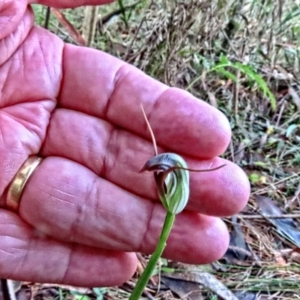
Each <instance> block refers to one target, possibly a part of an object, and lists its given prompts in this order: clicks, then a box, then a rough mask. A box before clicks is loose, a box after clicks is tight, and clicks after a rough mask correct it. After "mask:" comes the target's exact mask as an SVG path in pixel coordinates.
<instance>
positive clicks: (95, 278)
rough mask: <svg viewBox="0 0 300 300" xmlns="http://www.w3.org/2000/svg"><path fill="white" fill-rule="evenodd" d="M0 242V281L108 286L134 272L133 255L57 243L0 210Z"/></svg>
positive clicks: (121, 281)
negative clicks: (2, 279)
mask: <svg viewBox="0 0 300 300" xmlns="http://www.w3.org/2000/svg"><path fill="white" fill-rule="evenodd" d="M0 239H1V243H0V265H1V268H0V276H1V278H11V279H15V280H21V281H22V280H25V281H33V282H47V283H61V284H70V285H79V284H80V286H87V287H94V286H111V285H120V284H122V283H123V282H125V281H126V280H128V279H129V278H130V277H131V276H132V275H133V273H134V271H135V269H136V257H135V255H134V254H130V253H121V252H113V251H105V250H101V249H97V248H93V247H88V246H82V245H78V244H75V243H64V242H59V241H57V240H54V239H51V238H49V237H47V236H45V235H41V234H40V233H38V232H37V231H36V230H35V229H33V228H32V227H30V226H29V225H28V224H27V223H25V222H24V221H22V220H21V219H20V218H19V217H18V216H17V215H15V214H13V213H11V212H8V211H4V210H0ZM87 274H88V276H87Z"/></svg>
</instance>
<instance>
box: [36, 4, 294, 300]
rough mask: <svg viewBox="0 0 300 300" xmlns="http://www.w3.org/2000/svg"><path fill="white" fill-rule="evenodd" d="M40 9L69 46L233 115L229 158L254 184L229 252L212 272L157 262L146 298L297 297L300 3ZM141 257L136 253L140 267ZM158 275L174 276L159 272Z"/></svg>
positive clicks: (234, 221) (87, 294)
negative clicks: (93, 51) (116, 61)
mask: <svg viewBox="0 0 300 300" xmlns="http://www.w3.org/2000/svg"><path fill="white" fill-rule="evenodd" d="M34 9H35V12H36V20H37V23H38V24H40V25H42V26H47V27H49V29H50V30H52V31H53V32H54V33H56V34H57V35H59V36H60V37H61V38H62V39H64V40H65V41H66V42H71V43H75V44H80V45H87V46H90V47H94V48H97V49H101V50H103V51H106V52H108V53H111V54H112V55H114V56H117V57H119V58H121V59H123V60H125V61H127V62H129V63H131V64H134V65H135V66H137V67H138V68H140V69H141V70H143V71H145V72H146V73H148V74H149V75H151V76H153V77H155V78H157V79H158V80H160V81H162V82H164V83H166V84H168V85H172V86H176V87H180V88H182V89H185V90H187V91H189V92H191V93H192V94H194V95H195V96H197V97H199V98H201V99H203V100H205V101H207V102H209V103H210V104H211V105H213V106H215V107H217V108H219V109H220V110H222V111H223V112H224V113H225V115H226V116H227V117H228V118H229V120H230V123H231V127H232V131H233V138H232V142H231V144H230V147H229V149H228V150H227V152H226V153H225V155H224V157H226V158H227V159H230V160H232V161H234V162H235V163H237V164H239V165H240V166H241V167H242V168H243V169H244V170H245V171H246V172H247V174H248V176H249V179H250V181H251V184H252V194H251V199H250V202H249V205H248V206H247V208H246V209H245V210H244V211H243V212H242V213H241V214H239V215H237V216H234V218H231V219H227V220H226V222H227V223H228V226H229V228H231V231H232V234H231V238H232V240H231V246H230V249H229V250H228V252H227V254H226V255H225V257H224V258H223V259H222V260H220V261H219V262H218V263H215V264H212V265H210V266H205V267H203V266H202V267H201V266H186V265H182V264H175V263H173V262H170V261H165V260H162V263H161V267H160V268H158V270H157V273H158V275H159V276H158V277H154V279H153V281H152V284H151V285H149V289H148V290H147V293H146V295H145V297H148V298H149V299H177V298H178V295H179V296H181V298H183V295H184V294H185V295H186V294H188V296H189V297H190V298H189V299H247V300H250V299H299V298H300V296H299V291H300V267H299V263H300V255H299V253H300V252H299V247H300V231H299V224H298V223H297V219H298V218H299V216H300V197H299V193H300V180H299V178H300V176H299V175H300V146H299V143H300V97H299V92H300V81H299V80H300V65H299V58H300V55H299V54H300V48H299V44H300V0H277V1H270V0H227V1H226V0H185V1H184V0H182V1H179V0H177V1H176V0H156V1H150V0H140V1H134V0H132V1H131V0H128V1H125V0H123V1H121V0H119V1H117V2H116V3H114V4H111V5H106V6H101V7H96V8H79V9H73V10H60V11H58V10H52V11H51V14H50V19H49V22H48V21H47V20H46V16H47V10H46V8H45V7H42V6H39V5H36V6H35V7H34ZM216 188H217V187H216ZM278 217H280V218H278ZM146 259H147V258H145V257H142V256H140V260H141V268H142V266H143V263H144V261H145V260H146ZM161 270H162V271H168V273H167V274H169V275H168V276H166V277H160V275H161ZM179 271H180V272H181V274H183V275H182V276H183V277H181V278H179V277H178V272H179ZM183 271H185V272H183ZM207 271H209V272H207ZM193 272H194V273H193ZM195 272H196V273H195ZM191 273H193V274H197V276H198V275H199V276H200V277H199V276H198V277H197V278H198V279H197V280H198V281H197V280H195V277H194V279H193V280H191V278H190V277H189V276H188V275H186V274H191ZM176 274H177V277H176V276H175V275H176ZM184 274H185V275H184ZM203 274H204V275H203ZM208 274H210V275H208ZM201 276H202V277H201ZM203 276H204V277H205V280H204V279H203ZM174 277H176V278H177V279H174ZM166 278H167V279H166ZM199 278H200V279H199ZM201 278H202V279H201ZM168 280H169V282H168ZM172 280H173V281H174V280H177V281H176V284H175V285H174V284H173V285H172ZM207 281H208V282H209V283H207ZM170 282H171V283H170ZM179 282H180V284H182V286H184V288H182V289H183V291H184V292H183V293H182V291H178V289H176V288H178V285H179ZM190 282H193V283H195V282H196V283H197V284H196V286H195V285H194V286H193V287H191V286H190V285H189V283H190ZM134 283H135V279H132V280H131V281H130V282H128V283H126V284H125V285H124V286H123V287H116V288H114V289H112V288H110V289H93V290H88V291H82V290H78V289H76V290H74V289H72V288H62V287H58V288H56V289H54V290H55V291H56V292H53V289H52V292H53V293H54V294H51V293H50V292H49V287H45V286H42V287H40V288H39V289H37V290H36V292H35V297H44V296H45V294H46V295H47V296H50V297H54V298H59V299H63V298H66V297H68V298H70V297H71V298H74V297H75V298H76V299H84V300H87V299H93V298H98V299H102V298H103V297H104V298H106V299H126V298H128V295H129V294H128V293H130V291H131V289H132V286H133V285H134ZM173 283H174V282H173ZM157 284H160V286H158V285H157ZM199 284H200V288H199ZM220 284H221V285H220ZM174 286H175V287H174ZM191 291H194V293H195V292H197V294H196V296H193V295H194V294H192V293H191ZM49 293H50V294H49ZM193 297H194V298H193ZM186 299H188V298H186Z"/></svg>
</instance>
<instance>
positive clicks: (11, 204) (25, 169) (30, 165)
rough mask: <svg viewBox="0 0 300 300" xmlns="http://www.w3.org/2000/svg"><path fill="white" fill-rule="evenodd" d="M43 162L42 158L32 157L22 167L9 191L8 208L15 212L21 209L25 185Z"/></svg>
mask: <svg viewBox="0 0 300 300" xmlns="http://www.w3.org/2000/svg"><path fill="white" fill-rule="evenodd" d="M42 160H43V159H42V158H41V157H37V156H31V157H29V158H28V159H27V160H26V161H25V162H24V164H23V165H22V166H21V168H20V169H19V171H18V172H17V174H16V176H15V177H14V179H13V180H12V182H11V184H10V186H9V188H8V191H7V198H6V206H7V207H8V208H10V209H12V210H14V211H17V210H18V209H19V205H20V200H21V196H22V193H23V190H24V188H25V185H26V183H27V181H28V179H29V178H30V176H31V175H32V174H33V172H34V170H35V169H36V168H37V167H38V165H39V164H40V163H41V162H42Z"/></svg>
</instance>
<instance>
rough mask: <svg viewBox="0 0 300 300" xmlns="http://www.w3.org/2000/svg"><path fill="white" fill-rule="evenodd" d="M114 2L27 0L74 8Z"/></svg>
mask: <svg viewBox="0 0 300 300" xmlns="http://www.w3.org/2000/svg"><path fill="white" fill-rule="evenodd" d="M111 2H114V0H76V1H74V0H29V2H28V3H30V4H33V3H39V4H43V5H47V6H51V7H57V8H74V7H79V6H83V5H101V4H106V3H111Z"/></svg>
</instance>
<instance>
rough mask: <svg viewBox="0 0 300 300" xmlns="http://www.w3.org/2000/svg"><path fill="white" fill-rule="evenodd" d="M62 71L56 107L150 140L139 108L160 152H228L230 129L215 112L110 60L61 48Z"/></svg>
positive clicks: (88, 51) (197, 154)
mask: <svg viewBox="0 0 300 300" xmlns="http://www.w3.org/2000/svg"><path fill="white" fill-rule="evenodd" d="M63 69H64V80H63V86H62V89H61V94H60V98H59V104H60V105H61V106H62V107H65V108H69V109H74V110H78V111H81V112H84V113H86V114H89V115H93V116H96V117H98V118H102V119H106V120H107V121H109V122H111V123H113V124H114V125H116V126H118V127H122V128H124V129H126V130H129V131H131V132H134V133H135V134H138V135H140V136H143V137H147V138H148V139H150V137H149V132H147V126H146V123H145V120H144V118H143V115H142V111H141V107H140V103H142V104H143V106H144V108H145V111H146V114H147V116H148V119H149V122H150V124H151V127H152V129H153V132H154V135H155V137H156V139H157V142H158V144H159V145H161V146H163V147H164V148H166V149H169V150H170V151H176V152H179V153H182V154H185V155H189V156H193V157H197V158H211V157H214V156H217V155H220V154H221V153H223V152H224V150H225V149H226V147H227V146H228V143H229V141H230V136H231V130H230V125H229V123H228V120H227V119H226V117H225V116H224V115H223V114H222V113H221V112H220V111H218V110H217V109H216V108H214V107H212V106H210V105H208V104H207V103H205V102H204V101H200V100H198V99H197V98H195V97H193V96H192V95H191V94H189V93H187V92H185V91H183V90H180V89H177V88H169V87H168V86H166V85H164V84H162V83H160V82H158V81H156V80H154V79H153V78H151V77H149V76H147V75H146V74H144V73H143V72H141V71H140V70H138V69H136V68H135V67H133V66H131V65H128V64H126V63H125V62H123V61H121V60H119V59H117V58H115V57H113V56H110V55H108V54H106V53H103V52H101V51H97V50H93V49H86V48H81V47H76V46H73V45H66V46H65V50H64V60H63Z"/></svg>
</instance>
